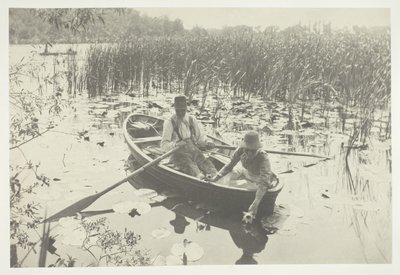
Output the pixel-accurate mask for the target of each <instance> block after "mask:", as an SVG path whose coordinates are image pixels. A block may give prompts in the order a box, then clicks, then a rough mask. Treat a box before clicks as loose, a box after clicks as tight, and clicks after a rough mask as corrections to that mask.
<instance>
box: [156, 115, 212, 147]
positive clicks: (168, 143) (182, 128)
mask: <svg viewBox="0 0 400 275" xmlns="http://www.w3.org/2000/svg"><path fill="white" fill-rule="evenodd" d="M189 116H190V115H189V114H185V116H184V117H183V119H182V120H181V123H179V122H177V118H176V115H172V116H171V118H169V119H167V120H165V121H164V127H163V134H162V140H161V148H162V149H163V150H164V151H169V150H171V149H172V148H174V147H175V144H176V143H177V142H178V141H180V140H179V137H178V135H177V134H176V132H175V130H174V126H173V125H172V122H171V120H172V119H173V120H174V121H175V124H176V126H177V128H178V131H179V134H180V135H181V137H182V139H188V138H192V141H193V142H194V143H195V144H198V145H200V146H205V136H204V133H203V131H202V129H201V127H200V126H199V122H198V121H197V119H196V118H195V117H193V116H192V122H193V125H192V127H193V130H194V131H193V133H190V126H189Z"/></svg>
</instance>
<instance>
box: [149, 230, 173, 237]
mask: <svg viewBox="0 0 400 275" xmlns="http://www.w3.org/2000/svg"><path fill="white" fill-rule="evenodd" d="M151 235H152V236H153V238H155V239H163V238H166V237H168V236H170V235H171V231H169V230H167V229H166V228H165V227H161V228H157V229H156V230H153V232H151Z"/></svg>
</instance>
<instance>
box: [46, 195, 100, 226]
mask: <svg viewBox="0 0 400 275" xmlns="http://www.w3.org/2000/svg"><path fill="white" fill-rule="evenodd" d="M98 198H99V195H98V194H95V195H92V196H89V197H86V198H83V199H81V200H79V201H77V202H75V203H74V204H72V205H70V206H68V207H67V208H65V209H63V210H61V211H60V212H58V213H55V214H54V215H52V216H50V217H48V218H47V219H45V220H44V221H43V222H52V221H57V220H59V219H60V218H63V217H69V216H75V215H76V213H78V212H81V211H82V210H83V209H85V208H87V207H89V206H90V205H91V204H92V203H94V202H95V201H96V200H97V199H98Z"/></svg>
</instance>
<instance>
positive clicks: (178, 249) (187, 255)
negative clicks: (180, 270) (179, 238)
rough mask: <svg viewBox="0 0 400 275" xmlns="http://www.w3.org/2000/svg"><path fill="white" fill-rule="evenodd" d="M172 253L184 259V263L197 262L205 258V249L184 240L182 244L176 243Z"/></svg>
mask: <svg viewBox="0 0 400 275" xmlns="http://www.w3.org/2000/svg"><path fill="white" fill-rule="evenodd" d="M171 253H172V255H174V256H176V257H178V258H179V259H182V261H183V263H184V262H185V259H186V260H187V261H189V262H195V261H198V260H200V259H201V258H202V257H203V255H204V249H203V248H202V247H201V246H200V245H198V244H197V243H194V242H192V241H189V240H187V239H184V240H183V242H182V243H176V244H174V245H173V246H172V248H171Z"/></svg>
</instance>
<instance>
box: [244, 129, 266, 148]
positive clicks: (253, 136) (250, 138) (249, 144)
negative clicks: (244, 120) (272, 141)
mask: <svg viewBox="0 0 400 275" xmlns="http://www.w3.org/2000/svg"><path fill="white" fill-rule="evenodd" d="M240 147H241V148H246V149H251V150H257V149H259V148H261V147H262V145H261V142H260V138H259V136H258V133H257V132H254V131H250V132H247V133H246V134H245V135H244V138H243V141H242V143H241V144H240Z"/></svg>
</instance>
